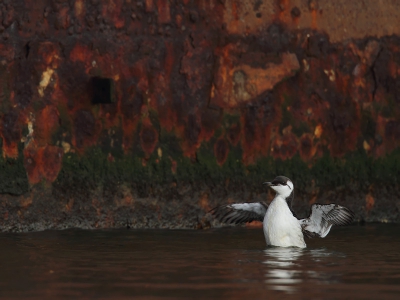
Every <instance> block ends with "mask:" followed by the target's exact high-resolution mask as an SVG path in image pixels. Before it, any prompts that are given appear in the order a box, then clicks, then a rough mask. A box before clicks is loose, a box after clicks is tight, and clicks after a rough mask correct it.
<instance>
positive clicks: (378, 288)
mask: <svg viewBox="0 0 400 300" xmlns="http://www.w3.org/2000/svg"><path fill="white" fill-rule="evenodd" d="M307 244H308V248H307V249H304V250H300V249H294V248H286V249H285V248H268V249H266V246H265V242H264V236H263V233H262V229H245V228H229V229H218V230H208V231H167V230H140V231H136V230H112V231H111V230H110V231H81V230H67V231H46V232H38V233H27V234H14V233H13V234H10V233H0V245H1V249H0V257H1V266H0V298H2V299H4V298H7V299H12V298H19V299H26V298H29V299H33V298H35V299H77V298H79V299H103V298H107V299H176V298H181V299H286V298H289V299H292V298H293V299H380V300H382V299H400V225H383V224H382V225H378V224H377V225H367V226H350V227H343V228H334V230H333V231H332V232H331V233H330V234H329V235H328V236H327V238H325V239H314V240H308V243H307Z"/></svg>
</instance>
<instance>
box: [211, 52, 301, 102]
mask: <svg viewBox="0 0 400 300" xmlns="http://www.w3.org/2000/svg"><path fill="white" fill-rule="evenodd" d="M229 48H230V47H228V48H227V49H229ZM227 51H228V50H225V51H224V52H223V53H224V55H229V54H227ZM281 60H282V62H281V63H280V64H275V63H269V64H267V66H266V67H265V68H254V67H251V66H249V65H244V64H243V65H239V66H234V65H233V62H232V61H231V59H227V58H224V57H221V58H220V59H219V62H220V66H219V70H218V71H217V75H216V76H217V81H216V82H215V84H214V86H213V90H212V92H211V95H212V96H211V103H212V104H215V105H218V106H220V107H225V108H235V107H238V106H240V105H243V104H244V103H246V102H249V101H251V100H252V99H254V98H255V97H256V96H257V95H260V94H262V93H264V92H265V91H267V90H271V89H272V88H273V87H274V86H275V85H276V84H277V83H279V82H280V81H282V80H283V79H284V78H287V77H291V76H293V75H294V73H295V72H296V71H297V70H298V69H299V68H300V64H299V61H298V59H297V57H296V55H295V54H293V53H282V55H281Z"/></svg>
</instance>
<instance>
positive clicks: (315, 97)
mask: <svg viewBox="0 0 400 300" xmlns="http://www.w3.org/2000/svg"><path fill="white" fill-rule="evenodd" d="M384 2H385V1H384ZM363 3H364V6H362V7H361V6H359V5H358V4H357V5H356V4H355V3H352V2H351V1H331V2H329V3H327V2H326V1H314V0H313V1H300V0H296V1H259V0H254V1H233V0H231V1H228V0H226V1H220V0H214V1H189V0H185V1H168V0H146V1H133V0H125V1H123V0H108V1H98V0H92V1H82V0H76V1H62V0H38V1H30V0H25V1H23V0H13V1H7V0H5V1H2V2H1V3H0V24H1V25H0V37H1V39H0V119H1V121H0V123H1V127H0V136H1V138H2V154H3V155H2V158H1V161H0V165H1V174H0V179H1V182H0V193H1V196H0V203H1V205H0V215H1V216H2V217H1V218H0V227H1V228H2V229H3V230H27V229H34V230H36V229H43V228H65V227H70V226H77V227H83V228H93V227H119V226H125V225H129V226H135V227H195V226H197V225H198V224H200V225H199V226H204V220H203V221H202V220H201V218H202V216H203V215H204V214H205V212H206V211H207V210H208V209H209V208H211V207H212V206H213V205H216V204H217V203H221V202H226V201H243V200H245V201H257V200H265V198H271V194H270V193H269V192H268V191H265V190H263V188H262V186H261V185H260V183H261V182H262V181H263V180H264V179H267V178H269V177H274V176H275V175H277V174H284V175H286V176H289V177H291V178H292V179H293V180H294V181H295V184H296V186H297V187H298V193H297V194H298V200H297V209H298V211H299V215H301V214H304V213H305V211H306V210H307V207H308V205H309V204H311V203H313V202H315V201H325V202H330V201H335V202H339V203H342V204H344V205H347V206H349V207H351V208H352V209H354V210H355V211H356V213H357V218H358V220H367V221H385V220H387V221H398V220H399V219H400V213H399V210H400V194H399V189H398V187H397V184H398V179H397V177H398V174H399V168H400V158H399V153H400V150H399V146H400V121H399V120H400V118H399V117H400V106H399V104H400V103H399V102H400V77H399V74H400V71H399V70H400V61H399V59H398V57H400V56H399V54H400V53H399V52H400V38H399V36H398V35H399V34H400V26H397V25H396V24H397V23H396V22H397V21H396V22H391V21H390V20H397V19H398V18H399V17H400V16H399V14H400V4H398V3H397V2H391V1H386V2H385V3H383V2H380V4H377V3H376V2H375V1H372V0H371V1H364V2H363ZM377 10H379V12H380V13H379V14H377V15H375V12H376V11H377ZM295 209H296V206H295Z"/></svg>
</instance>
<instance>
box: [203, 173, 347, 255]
mask: <svg viewBox="0 0 400 300" xmlns="http://www.w3.org/2000/svg"><path fill="white" fill-rule="evenodd" d="M264 184H266V185H267V186H269V187H271V188H272V189H273V190H275V191H276V195H275V198H274V199H273V200H272V202H271V203H270V205H269V206H268V205H267V204H266V203H264V202H256V203H235V204H228V205H221V206H218V207H216V208H214V209H213V210H212V211H211V212H212V213H213V214H214V216H215V217H216V218H217V219H219V220H220V221H221V222H226V223H233V224H238V223H244V222H251V221H254V220H258V221H262V222H263V230H264V235H265V240H266V242H267V245H269V246H279V247H300V248H305V247H306V243H305V241H304V235H305V236H307V237H321V238H324V237H325V236H326V235H327V234H328V233H329V231H330V229H331V227H332V225H347V224H350V223H351V221H352V219H353V217H354V214H353V212H352V211H350V210H349V209H348V208H346V207H343V206H340V205H337V204H313V205H312V206H311V212H310V215H309V216H308V218H306V219H301V220H299V219H297V218H296V217H295V216H294V215H293V213H292V211H291V203H292V200H293V198H294V186H293V183H292V181H291V180H290V179H289V178H287V177H284V176H278V177H276V178H275V179H274V180H273V181H272V182H265V183H264Z"/></svg>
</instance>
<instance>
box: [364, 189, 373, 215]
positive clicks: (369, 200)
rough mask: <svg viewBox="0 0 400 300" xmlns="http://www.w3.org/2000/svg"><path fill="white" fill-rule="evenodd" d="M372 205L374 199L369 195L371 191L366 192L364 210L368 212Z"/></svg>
mask: <svg viewBox="0 0 400 300" xmlns="http://www.w3.org/2000/svg"><path fill="white" fill-rule="evenodd" d="M374 205H375V199H374V197H373V196H372V195H371V193H368V194H367V195H366V196H365V208H366V210H367V211H368V212H369V211H371V210H372V208H373V207H374Z"/></svg>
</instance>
